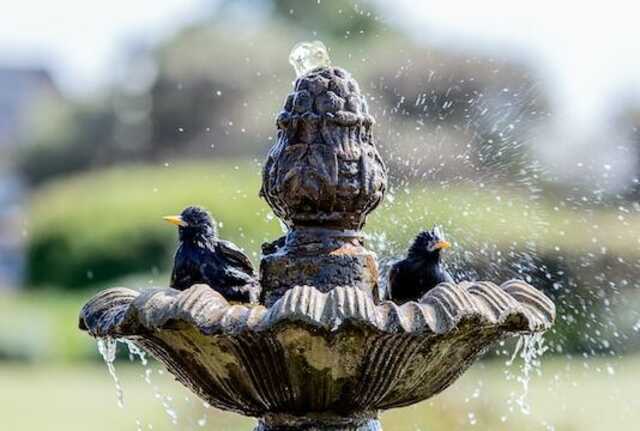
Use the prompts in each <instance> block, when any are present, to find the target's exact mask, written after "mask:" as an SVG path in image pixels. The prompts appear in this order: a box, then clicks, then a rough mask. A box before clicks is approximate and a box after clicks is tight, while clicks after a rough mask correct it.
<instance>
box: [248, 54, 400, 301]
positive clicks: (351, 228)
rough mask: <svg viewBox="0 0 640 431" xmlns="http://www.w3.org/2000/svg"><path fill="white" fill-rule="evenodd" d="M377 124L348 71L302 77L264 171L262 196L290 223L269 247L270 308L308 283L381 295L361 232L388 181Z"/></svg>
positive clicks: (266, 296) (265, 263)
mask: <svg viewBox="0 0 640 431" xmlns="http://www.w3.org/2000/svg"><path fill="white" fill-rule="evenodd" d="M373 124H374V119H373V117H371V115H369V110H368V107H367V103H366V100H365V99H364V97H363V96H362V94H361V92H360V88H359V86H358V83H357V82H356V81H355V80H354V79H353V78H352V77H351V75H350V74H349V73H348V72H347V71H345V70H344V69H341V68H337V67H331V66H329V65H320V66H319V67H316V68H314V69H312V70H310V71H307V72H306V73H304V74H302V75H301V76H299V77H298V79H297V80H296V82H295V88H294V91H293V93H291V94H289V95H288V96H287V98H286V101H285V104H284V109H283V111H282V112H281V113H280V115H279V116H278V118H277V127H278V136H277V143H276V144H275V146H274V147H273V148H272V149H271V151H270V153H269V156H268V159H267V162H266V164H265V167H264V170H263V178H262V189H261V192H260V195H261V196H262V197H263V198H264V199H265V200H266V201H267V202H268V203H269V205H270V206H271V208H272V209H273V212H274V213H275V215H276V216H278V217H279V218H280V219H281V220H282V221H283V222H284V223H285V224H286V225H287V226H288V228H289V232H288V234H287V235H286V237H284V238H281V239H280V240H278V241H276V242H274V243H272V244H269V245H267V246H266V247H265V248H264V251H265V254H264V257H263V259H262V263H261V266H260V280H261V284H262V289H263V290H262V291H263V301H261V302H263V303H264V304H265V305H267V306H270V305H272V304H273V303H274V302H275V301H277V300H278V299H279V298H280V297H282V295H283V294H284V293H285V292H286V291H287V290H288V289H290V288H291V287H293V286H296V285H299V286H301V285H307V284H308V285H312V286H314V287H315V288H316V289H318V290H320V291H321V292H329V291H330V290H331V289H333V288H335V287H336V286H352V287H355V288H358V289H361V290H362V291H363V292H365V293H366V294H367V295H370V296H371V297H372V298H373V299H374V301H375V302H376V303H377V302H379V300H380V299H381V298H378V289H377V285H378V267H377V264H376V258H375V255H374V253H372V252H371V251H369V250H367V249H366V248H365V246H364V243H363V237H362V233H361V229H362V227H363V226H364V224H365V221H366V218H367V215H368V214H369V213H370V212H371V211H373V210H374V209H375V208H376V207H377V206H378V205H379V204H380V202H381V201H382V199H383V197H384V193H385V189H386V184H387V174H386V168H385V165H384V163H383V162H382V159H381V158H380V155H379V153H378V150H377V149H376V147H375V144H374V139H373V134H372V131H371V128H372V126H373Z"/></svg>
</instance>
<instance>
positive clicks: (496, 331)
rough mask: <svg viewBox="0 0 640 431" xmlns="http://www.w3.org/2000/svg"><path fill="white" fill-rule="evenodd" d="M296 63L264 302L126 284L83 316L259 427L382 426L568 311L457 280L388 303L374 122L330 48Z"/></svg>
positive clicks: (275, 175)
mask: <svg viewBox="0 0 640 431" xmlns="http://www.w3.org/2000/svg"><path fill="white" fill-rule="evenodd" d="M293 54H294V55H293V60H292V62H293V63H295V66H296V69H297V70H298V72H299V76H298V79H297V80H296V82H295V88H294V91H293V92H292V93H291V94H290V95H289V96H288V97H287V99H286V102H285V106H284V110H283V111H282V113H281V114H280V115H279V116H278V118H277V128H278V139H277V143H276V145H275V146H274V147H273V148H272V149H271V152H270V153H269V156H268V159H267V161H266V163H265V166H264V171H263V182H262V189H261V191H260V195H261V196H262V197H263V198H264V199H265V200H266V201H267V203H268V204H269V205H270V206H271V208H272V209H273V212H274V213H275V215H276V216H278V217H279V218H280V219H281V220H282V221H283V222H284V223H285V224H286V225H287V227H288V233H287V234H286V236H285V237H283V238H280V239H278V240H275V241H274V242H272V243H268V244H265V245H264V246H263V257H262V261H261V265H260V283H261V286H262V295H261V299H260V303H259V304H232V303H229V302H228V301H227V300H226V299H225V298H224V297H222V295H220V294H219V293H217V292H216V291H215V290H213V289H211V288H210V287H209V286H206V285H194V286H193V287H191V288H189V289H187V290H185V291H177V290H174V289H170V288H166V289H147V290H142V291H134V290H130V289H125V288H115V289H109V290H106V291H103V292H102V293H99V294H98V295H96V296H95V297H94V298H92V299H91V300H90V301H89V302H88V303H87V304H86V305H85V306H84V308H83V309H82V311H81V314H80V328H81V329H83V330H86V331H88V332H89V334H90V335H92V336H93V337H96V338H111V339H115V338H121V339H126V340H128V341H131V342H133V343H135V344H137V345H138V346H139V347H141V348H143V349H145V350H146V351H148V352H150V353H151V354H152V355H153V356H155V357H156V358H157V359H158V360H159V361H160V362H162V363H163V364H164V365H165V366H166V367H167V369H168V370H169V371H170V372H171V373H172V374H173V375H174V376H175V378H176V379H177V380H178V381H179V382H181V383H182V384H183V385H185V386H187V387H188V388H189V389H191V390H192V391H193V392H194V393H195V394H197V395H198V396H199V397H200V398H202V399H203V400H204V401H206V402H207V403H209V404H211V405H212V406H215V407H217V408H220V409H223V410H228V411H233V412H236V413H240V414H242V415H247V416H253V417H256V418H258V426H257V428H256V431H292V430H305V431H312V430H323V431H328V430H331V431H373V430H381V426H380V422H379V420H378V416H379V413H380V412H381V411H382V410H386V409H391V408H394V407H402V406H408V405H411V404H414V403H417V402H420V401H423V400H426V399H428V398H430V397H432V396H434V395H436V394H438V393H439V392H441V391H443V390H444V389H446V388H447V387H448V386H449V385H451V384H452V383H453V382H454V381H455V380H456V379H457V378H458V377H459V376H460V375H461V374H462V373H463V372H464V371H465V370H466V369H467V368H468V367H469V366H470V365H471V364H472V363H473V362H474V361H475V360H476V359H477V358H478V357H479V356H480V355H482V353H483V352H484V351H486V350H487V349H488V348H489V347H491V346H492V345H493V344H494V343H495V342H496V341H499V340H501V339H503V338H505V337H507V336H511V335H514V334H533V333H539V332H543V331H545V330H547V329H548V328H549V327H550V326H551V325H552V323H553V321H554V318H555V307H554V305H553V303H552V302H551V301H550V300H549V299H548V298H547V297H546V296H545V295H544V294H542V293H541V292H540V291H538V290H536V289H535V288H533V287H532V286H530V285H529V284H527V283H525V282H523V281H517V280H512V281H508V282H506V283H503V284H502V285H499V286H498V285H496V284H494V283H492V282H486V281H483V282H462V283H459V284H453V283H443V284H440V285H439V286H437V287H436V288H434V289H433V290H431V291H429V292H428V293H427V294H426V295H424V297H422V298H416V301H412V302H408V303H405V304H403V305H401V306H400V305H397V304H395V303H393V302H391V301H389V300H386V298H384V297H380V296H382V295H380V294H379V293H378V292H379V291H380V289H378V283H380V281H379V275H378V265H377V261H376V256H375V254H374V253H372V252H371V251H369V250H367V248H366V247H365V243H364V238H363V235H362V233H361V229H362V227H363V226H364V224H365V221H366V218H367V215H368V214H369V213H370V212H371V211H373V210H374V209H375V208H376V207H377V206H378V205H379V204H380V202H381V201H382V199H383V197H384V194H385V188H386V183H387V174H386V168H385V165H384V163H383V161H382V159H381V157H380V155H379V153H378V151H377V149H376V146H375V143H374V137H373V134H372V127H373V125H374V120H373V118H372V117H371V115H370V114H369V111H368V108H367V103H366V101H365V99H364V97H363V95H362V94H361V92H360V89H359V86H358V83H357V82H356V81H355V80H354V79H353V78H352V77H351V75H350V74H349V73H348V72H347V71H345V70H344V69H341V68H337V67H332V66H331V65H330V64H329V63H328V58H327V57H326V52H325V51H323V49H322V46H319V45H317V44H315V45H314V44H307V45H301V46H298V47H297V48H296V50H294V53H293Z"/></svg>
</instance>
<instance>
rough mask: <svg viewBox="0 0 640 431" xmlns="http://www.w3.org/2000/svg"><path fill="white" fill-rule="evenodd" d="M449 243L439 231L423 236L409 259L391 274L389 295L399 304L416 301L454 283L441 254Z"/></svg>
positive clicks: (398, 264)
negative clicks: (438, 288)
mask: <svg viewBox="0 0 640 431" xmlns="http://www.w3.org/2000/svg"><path fill="white" fill-rule="evenodd" d="M445 245H446V246H448V243H447V242H446V241H444V238H443V236H442V233H441V232H440V230H439V229H438V228H434V229H433V230H430V231H424V232H421V233H420V234H419V235H418V236H417V237H416V239H415V240H414V242H413V244H412V245H411V247H410V248H409V252H408V253H407V257H406V258H405V259H403V260H401V261H399V262H397V263H395V264H394V265H393V266H392V267H391V270H390V272H389V284H388V286H389V289H388V290H389V295H390V296H391V299H392V300H393V301H394V302H396V303H399V304H402V303H404V302H407V301H417V300H419V299H420V298H421V297H422V296H423V295H424V294H425V293H427V292H428V291H429V290H431V289H433V288H434V287H436V286H437V285H438V284H440V283H443V282H453V278H452V277H451V275H450V274H449V273H448V272H447V271H446V270H445V269H444V267H443V265H442V256H441V251H442V249H443V248H444V246H445Z"/></svg>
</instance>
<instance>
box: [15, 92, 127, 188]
mask: <svg viewBox="0 0 640 431" xmlns="http://www.w3.org/2000/svg"><path fill="white" fill-rule="evenodd" d="M114 124H115V116H114V113H113V112H112V111H110V110H108V109H102V108H98V107H95V106H89V105H83V104H76V103H71V102H61V101H60V100H59V99H57V100H55V101H52V102H44V103H42V104H40V105H39V107H38V108H37V109H36V110H34V112H33V115H32V116H31V118H29V119H28V123H27V126H26V127H27V128H29V129H31V133H30V134H29V142H28V145H24V146H23V147H22V148H23V149H22V151H21V153H20V154H19V156H18V159H19V160H18V166H19V170H20V171H21V173H22V174H23V175H24V176H25V177H26V178H27V180H28V181H29V182H30V183H31V184H38V183H40V182H42V181H45V180H47V179H49V178H51V177H54V176H57V175H60V174H66V173H70V172H76V171H80V170H83V169H87V168H88V167H90V166H92V165H95V164H96V162H97V160H98V159H99V157H100V156H99V155H101V154H103V155H106V154H108V153H109V148H108V146H109V142H110V141H111V138H112V136H113V130H114Z"/></svg>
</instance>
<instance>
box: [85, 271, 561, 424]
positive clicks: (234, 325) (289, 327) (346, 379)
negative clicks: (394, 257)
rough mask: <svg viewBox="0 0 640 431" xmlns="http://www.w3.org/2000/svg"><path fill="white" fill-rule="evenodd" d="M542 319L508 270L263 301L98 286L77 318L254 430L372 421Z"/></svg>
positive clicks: (200, 288) (204, 290) (538, 302)
mask: <svg viewBox="0 0 640 431" xmlns="http://www.w3.org/2000/svg"><path fill="white" fill-rule="evenodd" d="M554 318H555V307H554V305H553V303H552V302H551V301H550V300H549V299H548V298H547V297H546V296H544V295H543V294H542V293H541V292H539V291H538V290H536V289H535V288H533V287H532V286H530V285H528V284H527V283H524V282H522V281H515V280H514V281H510V282H507V283H504V284H503V285H501V286H497V285H495V284H493V283H489V282H478V283H471V282H466V283H460V284H451V283H443V284H441V285H439V286H438V287H436V288H435V289H433V290H431V291H430V292H428V293H427V294H426V295H425V296H424V297H423V298H422V299H421V300H420V301H419V302H409V303H406V304H403V305H402V306H398V305H396V304H394V303H392V302H382V303H381V304H379V305H376V304H375V303H374V302H373V300H372V298H371V296H370V295H367V294H366V293H365V292H363V291H362V290H360V289H355V288H349V287H336V288H334V289H333V290H331V291H330V292H328V293H323V292H320V291H319V290H317V289H316V288H314V287H312V286H296V287H294V288H292V289H290V290H289V291H287V292H286V293H285V294H284V296H282V297H281V298H280V299H279V300H278V301H276V302H275V303H274V304H273V305H272V306H271V307H268V308H267V307H265V306H262V305H233V304H229V303H228V302H227V301H226V300H225V299H224V298H223V297H222V296H221V295H220V294H218V293H217V292H215V291H214V290H212V289H211V288H209V287H208V286H206V285H195V286H193V287H191V288H190V289H188V290H185V291H182V292H180V291H177V290H174V289H148V290H144V291H142V292H136V291H133V290H130V289H126V288H115V289H109V290H106V291H104V292H102V293H99V294H98V295H96V296H95V297H94V298H93V299H91V300H90V301H89V302H88V303H87V304H86V305H85V306H84V308H83V309H82V311H81V314H80V328H81V329H83V330H86V331H88V332H89V333H90V334H91V335H92V336H94V337H112V338H125V339H128V340H130V341H133V342H134V343H136V344H138V345H139V346H140V347H141V348H143V349H145V350H147V351H149V352H150V353H152V354H153V355H154V356H155V357H156V358H157V359H158V360H160V361H161V362H162V363H163V364H165V365H166V366H167V368H168V369H169V371H170V372H171V373H172V374H173V375H174V376H175V377H176V379H177V380H178V381H180V382H181V383H182V384H184V385H186V386H187V387H188V388H190V389H191V390H192V391H193V392H194V393H196V394H197V395H198V396H199V397H200V398H202V399H203V400H205V401H206V402H208V403H209V404H211V405H213V406H215V407H218V408H221V409H223V410H229V411H233V412H237V413H240V414H243V415H248V416H254V417H259V418H262V419H261V422H260V425H259V427H258V429H259V430H280V429H282V430H284V429H309V430H311V429H315V428H314V427H315V422H316V421H319V423H322V424H323V426H324V428H322V429H336V430H338V429H345V430H346V429H353V430H357V429H363V430H373V429H378V428H376V427H379V425H378V424H377V421H376V418H377V415H378V412H379V411H380V410H383V409H389V408H394V407H401V406H406V405H410V404H414V403H417V402H419V401H422V400H425V399H428V398H430V397H432V396H434V395H436V394H438V393H439V392H441V391H442V390H444V389H445V388H447V387H448V386H449V385H451V384H452V383H453V382H454V381H455V380H456V379H457V378H458V377H459V376H460V375H461V374H462V373H463V372H464V371H465V370H466V369H467V368H468V367H469V366H470V365H471V364H472V363H473V362H474V360H475V359H476V358H478V356H479V355H481V354H482V353H483V352H484V351H485V350H486V349H487V348H489V347H490V346H491V345H492V344H493V343H494V342H496V341H498V340H499V339H501V338H503V337H505V336H507V335H511V334H515V333H535V332H541V331H544V330H546V329H548V328H549V327H550V326H551V325H552V323H553V320H554ZM331 423H335V426H334V427H333V428H330V427H329V425H330V424H331ZM328 424H329V425H328Z"/></svg>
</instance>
